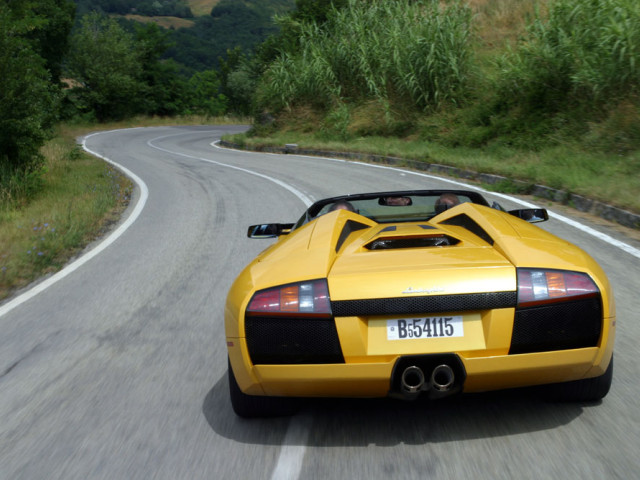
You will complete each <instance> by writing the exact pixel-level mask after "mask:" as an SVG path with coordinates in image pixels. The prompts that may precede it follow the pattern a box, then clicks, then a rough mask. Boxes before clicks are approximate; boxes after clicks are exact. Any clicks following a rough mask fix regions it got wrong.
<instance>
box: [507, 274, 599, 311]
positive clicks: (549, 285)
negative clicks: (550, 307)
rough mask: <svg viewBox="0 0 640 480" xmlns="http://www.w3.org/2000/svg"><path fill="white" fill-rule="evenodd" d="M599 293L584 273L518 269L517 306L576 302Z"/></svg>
mask: <svg viewBox="0 0 640 480" xmlns="http://www.w3.org/2000/svg"><path fill="white" fill-rule="evenodd" d="M599 293H600V290H598V287H597V286H596V284H595V283H594V282H593V280H591V277H589V275H587V274H586V273H581V272H569V271H564V270H538V269H533V268H519V269H518V306H519V307H529V306H534V305H542V304H546V303H554V302H557V301H563V300H568V299H571V300H577V299H579V298H587V297H590V296H595V295H598V294H599Z"/></svg>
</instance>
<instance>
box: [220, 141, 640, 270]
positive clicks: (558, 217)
mask: <svg viewBox="0 0 640 480" xmlns="http://www.w3.org/2000/svg"><path fill="white" fill-rule="evenodd" d="M217 143H218V142H214V143H212V144H211V145H212V146H214V147H216V148H219V149H222V147H220V146H219V145H217ZM229 150H235V149H229ZM235 151H238V152H245V153H246V152H247V151H245V150H235ZM250 153H256V154H262V155H280V154H278V153H264V152H250ZM288 155H289V156H296V157H301V158H310V159H320V160H328V161H332V162H344V163H347V162H348V163H353V164H356V165H361V166H365V167H369V168H381V169H385V170H392V171H396V172H401V173H403V174H410V175H417V176H419V177H425V178H429V179H432V180H439V181H442V182H448V183H450V184H452V185H456V186H458V187H463V188H466V189H469V190H475V191H477V192H480V193H484V194H486V195H491V196H494V197H498V198H502V199H505V200H509V201H511V202H514V203H517V204H519V205H521V206H523V207H525V208H537V206H536V205H534V204H532V203H529V202H527V201H525V200H520V199H519V198H516V197H512V196H510V195H506V194H504V193H498V192H491V191H489V190H486V189H484V188H481V187H478V186H476V185H471V184H468V183H463V182H459V181H457V180H451V179H448V178H444V177H439V176H436V175H429V174H428V173H422V172H414V171H412V170H405V169H402V168H398V167H389V166H387V165H376V164H372V163H365V162H360V161H353V160H343V159H336V158H329V157H313V156H309V155H296V154H288ZM547 211H548V212H549V217H550V218H553V219H555V220H558V221H559V222H562V223H565V224H567V225H570V226H572V227H573V228H576V229H578V230H580V231H581V232H584V233H586V234H587V235H591V236H592V237H595V238H597V239H598V240H601V241H603V242H605V243H608V244H609V245H612V246H614V247H616V248H619V249H620V250H622V251H624V252H626V253H628V254H630V255H633V256H634V257H636V258H640V250H639V249H637V248H635V247H632V246H631V245H629V244H627V243H624V242H622V241H620V240H617V239H615V238H613V237H612V236H610V235H607V234H606V233H602V232H600V231H598V230H596V229H594V228H591V227H589V226H587V225H584V224H582V223H580V222H577V221H575V220H572V219H570V218H567V217H565V216H563V215H560V214H558V213H555V212H553V211H551V210H547Z"/></svg>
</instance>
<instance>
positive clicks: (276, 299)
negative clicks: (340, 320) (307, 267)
mask: <svg viewBox="0 0 640 480" xmlns="http://www.w3.org/2000/svg"><path fill="white" fill-rule="evenodd" d="M264 313H271V314H273V313H276V314H285V315H286V314H295V315H299V314H303V315H313V316H316V315H321V316H331V299H330V298H329V288H328V286H327V281H326V280H325V279H321V280H310V281H308V282H299V283H292V284H289V285H281V286H279V287H274V288H269V289H266V290H260V291H258V292H256V293H255V294H254V295H253V297H252V298H251V301H250V302H249V306H248V307H247V314H249V315H251V314H253V315H256V314H258V315H259V314H264Z"/></svg>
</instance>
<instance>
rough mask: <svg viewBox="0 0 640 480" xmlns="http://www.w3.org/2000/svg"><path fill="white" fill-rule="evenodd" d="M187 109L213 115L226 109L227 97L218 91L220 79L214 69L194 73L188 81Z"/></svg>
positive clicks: (220, 113)
mask: <svg viewBox="0 0 640 480" xmlns="http://www.w3.org/2000/svg"><path fill="white" fill-rule="evenodd" d="M188 91H189V94H188V95H189V107H190V108H189V110H190V112H192V113H199V114H202V115H208V116H212V117H215V116H217V115H222V114H224V113H225V111H226V109H227V99H226V97H225V96H224V95H222V94H221V93H220V80H219V79H218V74H217V72H216V71H215V70H206V71H204V72H198V73H196V74H194V75H193V76H192V77H191V78H190V79H189V82H188Z"/></svg>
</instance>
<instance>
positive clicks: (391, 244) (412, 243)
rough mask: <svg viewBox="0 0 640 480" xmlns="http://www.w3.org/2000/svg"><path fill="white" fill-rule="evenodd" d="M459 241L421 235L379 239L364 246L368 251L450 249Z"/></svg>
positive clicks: (444, 237) (443, 236)
mask: <svg viewBox="0 0 640 480" xmlns="http://www.w3.org/2000/svg"><path fill="white" fill-rule="evenodd" d="M458 243H460V240H458V239H457V238H453V237H450V236H449V235H421V236H410V237H380V238H376V239H375V240H373V241H372V242H369V243H368V244H367V245H365V248H366V249H368V250H395V249H398V248H428V247H450V246H452V245H457V244H458Z"/></svg>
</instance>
